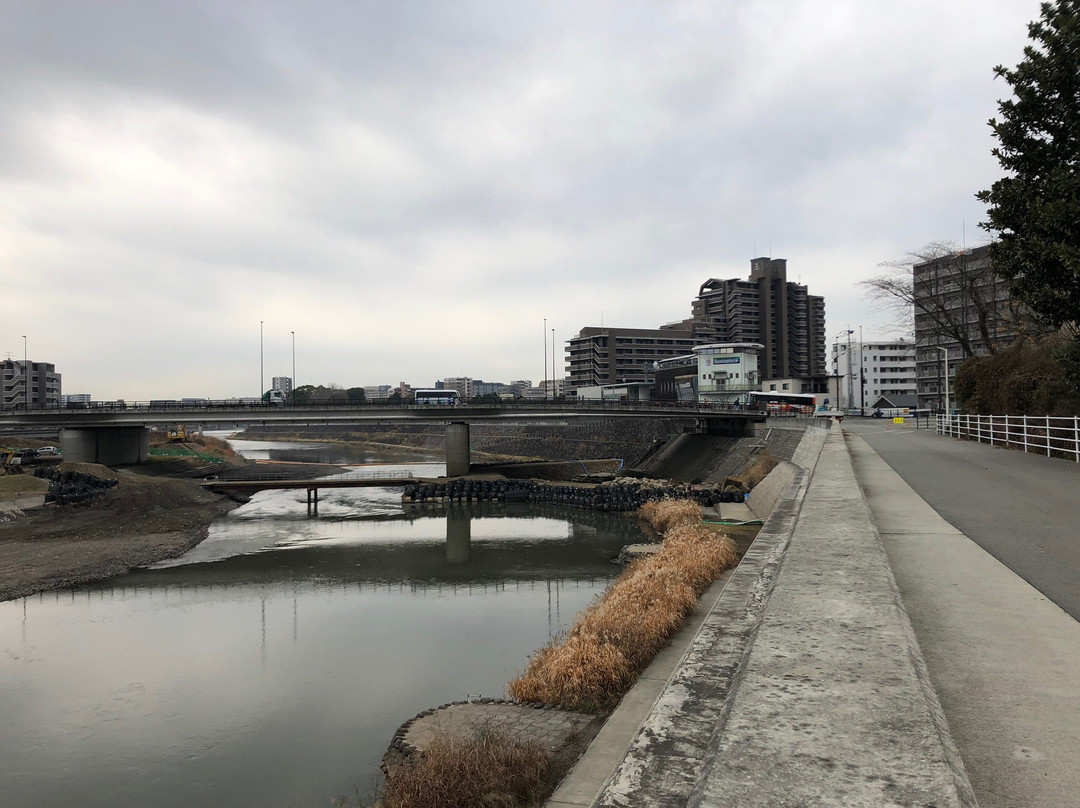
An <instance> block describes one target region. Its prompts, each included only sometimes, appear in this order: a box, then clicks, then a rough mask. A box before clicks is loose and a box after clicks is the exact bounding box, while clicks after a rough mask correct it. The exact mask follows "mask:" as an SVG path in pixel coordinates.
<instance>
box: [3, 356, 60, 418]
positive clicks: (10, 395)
mask: <svg viewBox="0 0 1080 808" xmlns="http://www.w3.org/2000/svg"><path fill="white" fill-rule="evenodd" d="M43 404H56V405H59V404H60V374H59V373H57V372H56V366H55V365H53V364H51V363H50V362H21V361H19V360H17V359H6V360H4V361H2V362H0V407H3V408H5V409H14V408H16V407H26V406H27V405H29V406H30V407H35V406H39V405H43Z"/></svg>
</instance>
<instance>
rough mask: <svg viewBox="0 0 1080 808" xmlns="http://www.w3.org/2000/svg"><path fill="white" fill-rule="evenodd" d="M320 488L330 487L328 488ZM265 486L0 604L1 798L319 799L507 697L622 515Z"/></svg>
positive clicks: (51, 801) (603, 580)
mask: <svg viewBox="0 0 1080 808" xmlns="http://www.w3.org/2000/svg"><path fill="white" fill-rule="evenodd" d="M326 503H329V505H328V506H327V505H326ZM321 510H322V512H321V514H320V516H319V518H317V519H308V518H306V516H305V515H304V513H303V511H304V505H303V499H302V494H301V495H300V496H297V495H295V492H282V491H276V492H264V493H263V494H260V495H259V496H257V497H256V498H254V499H253V500H252V502H250V503H248V504H247V505H245V506H243V507H241V508H239V509H237V510H236V511H234V512H233V513H231V514H229V516H228V517H226V518H223V519H221V520H219V521H218V522H217V523H216V524H215V525H214V526H213V529H212V531H211V535H210V537H209V538H208V540H207V541H206V542H204V543H203V544H202V545H200V546H199V547H197V548H195V550H193V551H192V552H190V553H188V554H187V555H185V556H184V557H182V558H180V559H176V560H174V561H172V562H169V563H168V564H162V565H158V566H157V567H156V568H153V569H145V570H139V571H137V572H134V573H132V574H130V575H126V576H123V577H121V578H117V579H114V580H112V581H109V582H105V583H103V584H101V585H97V586H88V587H83V588H80V589H74V590H65V591H62V592H52V593H47V594H43V595H39V596H34V597H31V598H27V599H24V600H22V601H16V602H10V603H4V604H0V716H3V723H2V724H0V760H2V761H3V765H2V766H0V795H2V796H0V804H3V805H4V806H8V805H11V806H34V808H43V807H47V806H61V805H63V806H65V808H66V806H68V805H72V804H76V805H80V806H110V808H114V807H115V806H121V807H123V806H145V805H154V806H155V808H170V807H171V806H185V807H186V806H190V805H196V804H201V805H229V806H248V805H250V806H260V808H262V807H263V806H268V805H297V806H309V805H310V806H320V807H321V806H325V805H327V804H328V803H329V801H330V798H331V797H332V796H334V795H338V794H347V795H352V794H354V791H355V789H357V788H359V789H360V790H361V791H366V790H367V788H368V786H369V785H370V783H371V781H372V778H373V777H374V775H375V772H376V769H377V765H378V761H379V759H380V757H381V755H382V752H383V751H384V749H385V747H386V744H387V743H388V741H389V739H390V737H391V735H392V733H393V731H394V729H395V728H396V727H397V726H398V724H400V723H401V722H402V721H404V720H405V719H407V718H408V717H410V716H411V715H412V714H414V713H415V712H416V711H418V710H420V709H423V708H425V707H429V706H432V705H436V704H440V703H443V702H446V701H450V700H453V699H458V698H463V697H464V696H465V694H466V693H472V694H474V695H475V694H477V693H478V692H479V693H484V694H486V695H500V694H502V692H503V690H504V688H505V684H506V682H507V681H508V680H509V679H510V678H511V677H512V676H514V675H515V673H516V672H517V671H518V670H520V669H521V667H522V666H523V665H524V664H525V662H526V660H527V657H528V655H529V653H531V652H532V651H533V650H535V649H536V648H538V647H540V646H541V645H543V644H544V643H545V642H546V641H547V639H548V638H549V637H550V636H552V635H553V634H555V633H558V632H559V631H560V630H563V629H565V628H566V627H567V626H568V625H569V623H570V622H571V621H572V620H573V618H574V615H575V614H576V613H577V612H578V611H579V610H581V609H582V608H584V607H585V606H586V605H587V604H588V603H589V602H590V601H591V600H592V599H593V598H594V597H595V596H596V594H597V593H599V592H600V591H602V589H603V588H604V587H605V586H606V585H607V583H608V581H609V580H610V579H611V577H613V576H614V575H615V574H616V573H617V572H618V568H617V567H615V566H614V565H613V564H612V563H611V558H612V557H613V556H614V554H615V553H617V552H618V549H619V548H620V547H621V546H622V545H623V544H625V543H628V542H631V541H638V540H640V539H641V534H640V532H639V531H638V528H637V526H636V523H635V522H634V520H632V519H629V518H625V517H622V516H618V515H614V514H602V513H594V512H591V511H569V510H566V509H561V508H558V507H555V506H543V505H536V504H530V503H471V504H466V503H460V504H454V505H452V506H442V507H439V506H416V507H414V506H407V507H405V508H403V506H402V504H401V502H400V491H399V490H392V489H385V490H384V489H340V490H335V491H334V493H333V494H332V495H331V496H328V497H327V499H326V500H325V501H324V508H323V509H321Z"/></svg>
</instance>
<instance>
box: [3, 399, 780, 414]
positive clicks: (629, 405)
mask: <svg viewBox="0 0 1080 808" xmlns="http://www.w3.org/2000/svg"><path fill="white" fill-rule="evenodd" d="M226 409H227V410H233V411H239V412H244V413H252V414H255V413H283V412H285V413H287V412H304V411H309V410H312V409H337V410H357V411H364V410H372V409H395V410H413V411H425V412H428V411H434V410H446V411H459V410H469V409H484V410H556V411H558V410H590V411H592V410H595V411H606V410H618V411H627V410H647V411H650V412H654V411H656V410H671V411H673V412H689V413H697V412H701V413H710V412H742V413H755V412H763V411H759V410H755V409H753V408H751V407H746V406H742V405H739V404H728V403H714V402H695V401H625V400H621V399H582V400H565V399H564V400H555V401H545V400H543V399H540V400H536V399H518V400H514V401H498V402H491V401H483V402H459V403H458V404H455V405H434V404H410V403H401V402H398V401H392V400H388V399H383V400H372V401H349V400H347V399H345V400H342V399H326V400H311V401H304V402H297V403H295V404H278V403H273V404H272V403H268V402H262V401H240V400H229V399H221V400H218V399H206V400H199V401H178V400H168V401H165V400H155V401H91V402H73V403H70V404H60V403H44V404H37V403H34V404H30V405H29V406H27V405H24V404H17V405H14V406H3V407H0V410H3V411H4V412H14V413H27V414H35V413H71V414H73V415H74V414H78V413H82V412H87V411H94V412H125V413H127V412H134V413H151V414H162V415H166V414H169V413H173V412H183V413H185V414H187V413H190V414H191V416H192V417H194V416H197V415H198V414H199V413H203V412H214V411H217V410H226Z"/></svg>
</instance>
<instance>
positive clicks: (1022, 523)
mask: <svg viewBox="0 0 1080 808" xmlns="http://www.w3.org/2000/svg"><path fill="white" fill-rule="evenodd" d="M852 421H854V419H849V420H848V421H845V422H844V431H845V433H847V434H846V437H847V443H848V447H849V449H850V452H851V456H852V462H853V465H854V468H855V472H856V476H857V479H858V481H859V484H860V485H861V487H862V488H863V491H864V492H865V494H866V498H867V502H868V504H869V506H870V509H871V512H872V514H873V517H874V522H875V524H876V526H877V529H878V531H879V532H880V534H881V538H882V543H883V545H884V547H885V550H886V553H887V554H888V556H889V563H890V565H891V567H892V570H893V574H894V576H895V578H896V582H897V586H898V588H899V590H900V594H901V598H902V599H903V603H904V606H905V608H906V610H907V612H908V614H909V616H910V618H911V622H912V626H913V628H914V630H915V635H916V637H917V639H918V642H919V646H920V648H921V650H922V654H923V657H924V659H925V660H926V665H927V669H928V670H929V673H930V679H931V681H932V682H933V684H934V687H935V689H936V691H937V693H938V697H939V699H940V701H941V705H942V708H943V709H944V712H945V715H946V718H947V719H948V722H949V726H950V729H951V731H952V736H953V738H954V740H955V741H956V744H957V746H958V748H959V751H960V755H961V757H962V758H963V761H964V765H965V767H966V769H967V772H968V775H969V777H970V779H971V784H972V787H973V788H974V790H975V793H976V796H977V798H978V801H979V805H980V807H981V808H1021V807H1022V806H1039V808H1068V807H1070V806H1072V807H1073V808H1075V807H1076V806H1080V767H1077V766H1076V760H1077V756H1078V754H1080V689H1078V684H1080V623H1077V621H1076V620H1075V619H1073V618H1072V617H1070V616H1069V615H1068V614H1066V613H1065V612H1064V611H1062V609H1061V608H1059V607H1058V606H1057V605H1055V604H1054V603H1052V602H1051V601H1050V600H1048V599H1047V597H1044V596H1043V595H1042V594H1040V593H1039V592H1038V591H1036V589H1035V588H1034V587H1033V586H1032V585H1031V584H1029V583H1027V582H1026V581H1025V580H1023V579H1022V578H1021V577H1020V576H1019V575H1017V574H1015V573H1013V572H1012V571H1010V569H1008V567H1006V566H1005V565H1004V564H1002V563H1000V562H999V561H997V560H996V559H995V558H993V557H992V556H991V555H990V554H989V553H988V552H987V551H985V550H983V549H981V547H980V546H978V545H977V544H976V543H975V542H979V544H982V545H983V546H988V549H990V548H996V549H998V550H999V552H1000V553H1001V554H1002V555H1003V556H1005V557H1006V558H1007V559H1009V561H1010V562H1011V563H1015V564H1017V565H1018V566H1019V567H1021V568H1022V569H1024V570H1026V571H1027V573H1028V575H1030V576H1031V578H1034V579H1035V580H1037V581H1038V582H1039V583H1040V584H1041V585H1042V586H1045V587H1047V588H1049V589H1051V590H1052V591H1053V592H1054V593H1055V594H1056V596H1057V598H1058V599H1061V600H1065V601H1067V602H1070V603H1073V604H1074V605H1075V604H1076V603H1077V593H1076V589H1075V586H1076V583H1075V579H1074V580H1073V581H1072V582H1070V583H1071V584H1072V586H1071V587H1070V586H1068V585H1067V582H1066V580H1065V579H1066V578H1068V577H1069V576H1067V575H1064V574H1060V571H1057V570H1054V569H1053V566H1054V565H1055V564H1061V565H1068V564H1073V565H1075V558H1076V556H1077V554H1078V553H1080V547H1078V546H1077V541H1076V532H1075V529H1074V530H1073V532H1072V533H1071V537H1072V541H1071V543H1070V541H1069V537H1070V533H1069V529H1068V520H1069V519H1070V514H1072V515H1073V516H1074V517H1075V515H1077V510H1078V507H1080V504H1078V502H1077V499H1078V498H1080V490H1078V489H1077V487H1076V484H1077V483H1078V482H1080V474H1078V473H1077V470H1076V469H1075V467H1074V466H1072V465H1070V464H1068V463H1066V462H1063V461H1056V460H1048V459H1046V458H1039V457H1035V456H1031V455H1027V456H1025V455H1023V454H1019V453H1017V452H1013V451H1009V450H1005V449H997V448H992V447H988V446H979V445H974V444H970V443H961V442H958V441H955V440H953V439H951V438H946V437H942V436H935V435H933V434H932V433H927V432H916V431H914V430H912V431H900V430H899V429H898V430H896V431H893V430H888V431H886V429H885V428H883V427H882V426H879V425H878V424H873V425H871V424H867V423H863V424H858V425H857V426H855V427H854V428H849V423H850V422H852ZM854 433H858V434H854ZM864 438H865V440H864ZM871 446H875V448H878V447H880V450H881V454H880V455H879V454H878V453H877V452H875V451H874V450H873V449H871ZM883 458H884V459H883ZM886 461H888V462H886ZM894 469H896V470H895V471H894ZM897 471H900V474H898V473H897ZM908 482H911V483H913V485H909V484H908ZM913 488H914V490H913ZM1017 490H1020V491H1023V492H1025V495H1024V496H1023V497H1020V496H1010V495H1006V494H1004V493H1003V492H1004V491H1012V492H1016V491H1017ZM1070 490H1071V492H1072V493H1071V496H1070V495H1069V491H1070ZM917 491H918V492H919V493H916V492H917ZM919 494H923V496H919ZM924 497H925V499H924ZM928 502H929V504H928ZM931 505H933V506H934V507H931ZM1059 508H1060V509H1062V512H1060V515H1059V514H1054V513H1048V512H1047V511H1048V510H1049V509H1059ZM946 513H948V514H949V515H950V516H949V518H948V521H946V519H945V518H942V517H943V516H945V514H946ZM950 522H951V523H952V524H950ZM1071 523H1072V524H1073V525H1075V524H1077V522H1076V519H1075V518H1073V519H1072V522H1071ZM1036 526H1037V527H1036ZM958 528H961V529H958ZM969 530H970V531H971V532H970V533H969V532H968V531H969ZM965 534H967V535H965ZM991 552H992V549H991ZM995 555H996V553H995ZM1073 569H1075V566H1074V567H1073ZM1024 577H1028V576H1027V575H1026V576H1024ZM1047 594H1049V592H1048V593H1047Z"/></svg>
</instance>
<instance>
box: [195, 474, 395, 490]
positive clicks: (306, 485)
mask: <svg viewBox="0 0 1080 808" xmlns="http://www.w3.org/2000/svg"><path fill="white" fill-rule="evenodd" d="M411 482H416V478H415V477H413V476H411V475H410V476H408V477H404V476H395V477H351V478H344V479H334V478H331V479H318V480H273V479H265V480H207V481H206V482H204V483H202V487H203V488H206V489H209V490H211V491H264V490H267V489H271V488H295V489H302V490H306V491H311V490H317V489H319V488H389V487H393V486H406V485H408V484H409V483H411Z"/></svg>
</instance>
